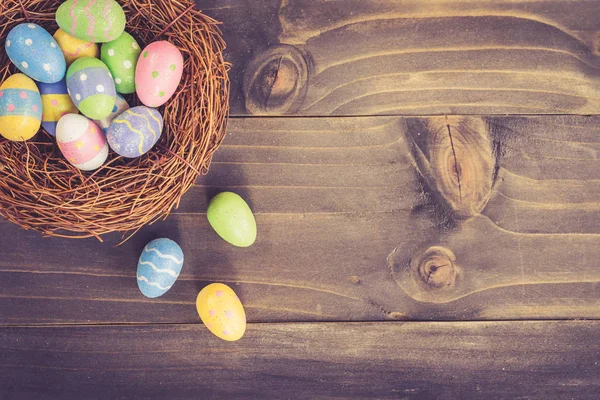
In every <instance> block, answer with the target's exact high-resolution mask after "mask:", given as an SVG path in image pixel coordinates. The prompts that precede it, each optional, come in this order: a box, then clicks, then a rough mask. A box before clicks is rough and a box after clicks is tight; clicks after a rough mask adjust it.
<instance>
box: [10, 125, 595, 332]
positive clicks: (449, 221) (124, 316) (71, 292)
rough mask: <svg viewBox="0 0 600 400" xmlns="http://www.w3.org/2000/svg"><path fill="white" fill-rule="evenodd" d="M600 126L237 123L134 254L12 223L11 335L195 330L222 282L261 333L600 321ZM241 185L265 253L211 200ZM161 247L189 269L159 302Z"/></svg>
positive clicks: (137, 240)
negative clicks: (152, 291)
mask: <svg viewBox="0 0 600 400" xmlns="http://www.w3.org/2000/svg"><path fill="white" fill-rule="evenodd" d="M598 126H600V118H598V117H518V118H517V117H485V118H475V117H468V118H459V117H448V118H444V117H439V118H438V117H430V118H400V117H371V118H299V119H279V118H278V119H273V118H260V119H256V118H249V119H234V120H232V121H231V125H230V131H229V137H228V138H227V140H226V143H225V144H224V146H223V148H222V149H221V150H220V151H219V152H217V153H216V154H215V158H214V161H215V162H214V164H213V165H212V167H211V171H210V173H209V174H208V175H207V176H206V177H203V178H202V179H201V180H200V181H199V182H198V183H199V184H198V186H196V187H194V188H193V189H192V190H191V191H190V192H189V193H188V194H186V196H184V199H183V202H182V204H181V208H180V209H179V210H176V211H175V213H174V214H173V215H172V216H171V217H170V218H169V219H168V220H167V221H165V222H162V223H157V224H155V225H153V226H150V227H147V228H145V229H143V230H142V231H141V232H139V233H138V234H137V235H136V236H134V238H133V239H132V240H130V241H129V242H127V243H125V244H124V245H123V246H121V247H113V245H115V244H116V243H118V241H119V239H120V238H119V237H115V236H113V237H108V238H106V239H107V242H106V243H99V242H97V241H96V240H95V239H87V240H66V239H58V238H52V239H43V240H42V239H40V236H39V234H37V233H36V232H25V231H21V230H18V229H17V228H16V227H15V226H13V225H12V224H9V223H8V222H5V221H4V222H0V237H1V238H2V239H1V242H2V257H0V324H2V325H14V324H17V325H18V324H39V323H53V324H60V323H112V322H119V323H128V322H135V323H149V322H162V323H180V322H196V321H198V317H197V314H196V311H195V307H194V299H195V297H196V294H197V293H198V291H199V290H200V289H201V288H202V287H203V286H204V285H205V284H206V283H207V282H211V281H220V282H225V283H228V284H230V285H232V286H233V287H234V288H235V289H236V291H238V292H239V294H240V297H241V298H242V300H243V301H244V304H245V306H246V307H247V311H248V317H249V320H250V321H253V322H256V321H311V320H319V321H320V320H328V321H340V320H342V321H359V320H388V319H443V320H447V319H453V320H456V319H459V320H460V319H515V318H524V319H526V318H600V295H599V294H600V270H599V269H598V268H597V267H596V264H595V260H597V259H598V258H599V257H600V246H599V244H600V230H599V229H600V228H599V227H600V225H599V222H600V220H599V218H600V213H599V212H598V210H599V208H600V203H599V202H598V199H599V198H600V180H599V174H600V169H598V158H597V154H598V151H599V150H600V139H599V136H598V135H597V133H598ZM448 129H449V132H450V134H451V135H452V139H453V140H452V143H451V142H450V135H449V134H448ZM451 144H452V145H453V146H451ZM457 171H458V172H459V174H458V177H459V178H460V179H458V178H457V175H456V172H457ZM482 171H483V172H482ZM459 181H460V189H459V185H458V182H459ZM226 189H230V190H234V191H237V192H239V193H240V194H241V195H243V196H244V197H245V198H247V199H248V201H249V202H250V205H251V207H252V208H253V210H254V211H255V212H256V217H257V222H258V231H259V235H258V241H257V243H256V244H255V245H254V246H253V247H250V248H248V249H237V248H233V247H231V246H229V245H228V244H226V243H225V242H223V241H222V240H220V239H219V238H218V237H217V236H216V234H215V233H214V232H213V231H212V230H211V228H210V226H209V225H208V222H207V220H206V216H205V214H204V212H205V210H206V205H207V201H208V199H209V198H210V197H211V196H212V195H214V194H216V193H217V192H219V191H222V190H226ZM161 236H167V237H171V238H172V239H174V240H176V241H178V242H179V243H180V244H181V246H182V247H183V249H184V252H185V254H186V265H185V267H184V269H183V272H182V275H181V277H180V278H179V280H178V283H177V284H176V285H175V287H174V288H173V289H172V290H171V291H170V292H169V293H167V294H166V295H165V296H164V297H161V298H159V299H155V300H148V299H146V298H144V297H143V296H142V295H141V294H140V292H139V291H138V289H137V285H136V280H135V268H136V263H137V258H138V256H139V253H140V251H141V249H142V248H143V246H144V245H145V244H146V243H147V242H148V241H149V240H151V239H154V238H156V237H161ZM446 261H450V262H446ZM432 262H433V264H432ZM436 263H437V264H436ZM432 266H435V267H436V268H435V271H432V268H431V267H432ZM437 267H443V268H437ZM433 272H435V273H433Z"/></svg>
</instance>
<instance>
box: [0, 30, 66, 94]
mask: <svg viewBox="0 0 600 400" xmlns="http://www.w3.org/2000/svg"><path fill="white" fill-rule="evenodd" d="M4 46H5V48H6V54H7V55H8V58H10V60H11V61H12V62H13V64H15V65H16V66H17V68H18V69H19V70H20V71H21V72H23V73H24V74H26V75H27V76H29V77H30V78H31V79H34V80H36V81H38V82H44V83H54V82H58V81H60V80H61V79H62V78H63V77H64V76H65V70H66V68H67V65H66V63H65V57H64V56H63V54H62V52H61V51H60V47H59V46H58V43H56V40H54V38H53V37H52V36H51V35H50V34H49V33H48V32H47V31H46V30H45V29H44V28H42V27H41V26H39V25H36V24H32V23H25V24H19V25H17V26H15V27H14V28H12V29H11V31H10V32H9V33H8V36H7V37H6V42H5V44H4Z"/></svg>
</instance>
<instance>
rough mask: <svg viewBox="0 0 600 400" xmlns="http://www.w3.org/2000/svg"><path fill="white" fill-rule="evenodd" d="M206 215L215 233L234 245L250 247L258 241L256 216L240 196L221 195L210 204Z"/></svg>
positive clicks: (226, 193) (231, 194)
mask: <svg viewBox="0 0 600 400" xmlns="http://www.w3.org/2000/svg"><path fill="white" fill-rule="evenodd" d="M206 214H207V217H208V222H209V223H210V225H211V226H212V227H213V229H214V230H215V232H217V234H218V235H219V236H221V237H222V238H223V239H224V240H226V241H227V242H229V243H231V244H232V245H234V246H238V247H248V246H250V245H252V244H253V243H254V241H255V240H256V221H255V220H254V215H253V214H252V210H250V207H248V204H247V203H246V202H245V201H244V199H242V198H241V197H240V196H239V195H237V194H235V193H232V192H222V193H219V194H218V195H216V196H215V197H213V198H212V200H211V201H210V203H209V204H208V210H207V213H206Z"/></svg>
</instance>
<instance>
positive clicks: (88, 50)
mask: <svg viewBox="0 0 600 400" xmlns="http://www.w3.org/2000/svg"><path fill="white" fill-rule="evenodd" d="M54 40H56V42H57V43H58V45H59V46H60V49H61V50H62V52H63V55H64V56H65V60H66V62H67V66H69V65H71V64H72V63H73V61H75V60H77V59H78V58H82V57H98V45H97V44H96V43H94V42H87V41H85V40H81V39H77V38H76V37H73V36H71V35H69V34H68V33H67V32H65V31H63V30H62V29H60V28H59V29H58V30H57V31H56V32H54Z"/></svg>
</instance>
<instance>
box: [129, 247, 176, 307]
mask: <svg viewBox="0 0 600 400" xmlns="http://www.w3.org/2000/svg"><path fill="white" fill-rule="evenodd" d="M182 267H183V251H182V250H181V247H179V245H178V244H177V243H175V242H174V241H172V240H171V239H167V238H161V239H155V240H153V241H151V242H150V243H148V244H147V245H146V247H144V250H142V254H141V255H140V259H139V261H138V267H137V282H138V287H139V288H140V291H141V292H142V294H143V295H144V296H146V297H149V298H155V297H159V296H162V295H163V294H165V293H166V292H167V291H168V290H169V289H171V287H172V286H173V284H174V283H175V281H176V280H177V277H179V273H180V272H181V268H182Z"/></svg>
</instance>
